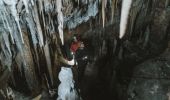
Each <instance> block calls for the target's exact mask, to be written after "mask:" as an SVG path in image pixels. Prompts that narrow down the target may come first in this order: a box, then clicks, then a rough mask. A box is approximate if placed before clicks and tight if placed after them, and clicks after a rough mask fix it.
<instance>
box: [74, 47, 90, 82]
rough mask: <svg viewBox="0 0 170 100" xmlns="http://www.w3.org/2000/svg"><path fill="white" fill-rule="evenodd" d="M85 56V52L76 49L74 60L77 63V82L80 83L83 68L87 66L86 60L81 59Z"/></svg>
mask: <svg viewBox="0 0 170 100" xmlns="http://www.w3.org/2000/svg"><path fill="white" fill-rule="evenodd" d="M85 56H87V53H86V50H84V49H78V50H77V51H76V54H75V58H76V60H77V63H78V81H81V79H82V78H83V76H84V72H85V68H86V65H87V59H83V58H84V57H85Z"/></svg>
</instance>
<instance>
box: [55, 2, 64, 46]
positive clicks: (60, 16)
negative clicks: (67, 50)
mask: <svg viewBox="0 0 170 100" xmlns="http://www.w3.org/2000/svg"><path fill="white" fill-rule="evenodd" d="M56 5H57V13H58V15H57V19H58V24H59V25H58V31H59V36H60V39H61V43H62V45H64V36H63V22H64V19H63V13H62V0H57V1H56Z"/></svg>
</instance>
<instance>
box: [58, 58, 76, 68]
mask: <svg viewBox="0 0 170 100" xmlns="http://www.w3.org/2000/svg"><path fill="white" fill-rule="evenodd" d="M59 60H60V61H61V62H62V63H64V64H67V65H71V66H73V65H74V64H75V60H74V58H73V59H72V60H70V61H69V60H67V59H65V58H64V57H62V56H60V57H59Z"/></svg>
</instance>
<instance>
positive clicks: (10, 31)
mask: <svg viewBox="0 0 170 100" xmlns="http://www.w3.org/2000/svg"><path fill="white" fill-rule="evenodd" d="M2 14H3V13H2ZM5 15H7V14H3V16H5ZM4 18H5V21H6V23H7V27H8V29H9V33H10V37H11V41H12V44H14V38H13V36H12V30H11V27H10V26H9V22H8V20H7V17H4Z"/></svg>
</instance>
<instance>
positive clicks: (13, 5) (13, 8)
mask: <svg viewBox="0 0 170 100" xmlns="http://www.w3.org/2000/svg"><path fill="white" fill-rule="evenodd" d="M4 2H5V3H6V4H7V5H9V6H10V10H11V14H12V16H13V17H14V19H15V21H16V23H17V27H18V30H19V33H20V37H21V42H22V43H24V40H23V36H22V31H21V27H20V24H19V16H18V12H17V9H16V4H17V1H16V0H4Z"/></svg>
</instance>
